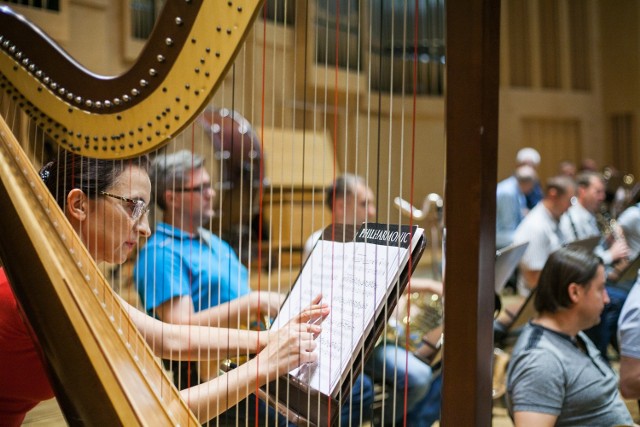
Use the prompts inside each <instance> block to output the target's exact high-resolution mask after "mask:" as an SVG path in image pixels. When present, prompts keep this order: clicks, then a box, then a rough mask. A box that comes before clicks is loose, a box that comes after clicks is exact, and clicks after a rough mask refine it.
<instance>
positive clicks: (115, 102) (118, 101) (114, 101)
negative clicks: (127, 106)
mask: <svg viewBox="0 0 640 427" xmlns="http://www.w3.org/2000/svg"><path fill="white" fill-rule="evenodd" d="M121 102H122V101H120V98H114V99H113V103H114V104H116V105H120V103H121Z"/></svg>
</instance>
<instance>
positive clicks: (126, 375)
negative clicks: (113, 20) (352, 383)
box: [0, 1, 260, 426]
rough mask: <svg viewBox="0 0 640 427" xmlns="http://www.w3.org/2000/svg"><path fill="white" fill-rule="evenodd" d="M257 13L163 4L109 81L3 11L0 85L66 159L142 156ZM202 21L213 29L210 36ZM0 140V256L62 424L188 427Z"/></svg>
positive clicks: (203, 88)
mask: <svg viewBox="0 0 640 427" xmlns="http://www.w3.org/2000/svg"><path fill="white" fill-rule="evenodd" d="M259 5H260V2H259V1H254V2H242V1H235V2H224V3H223V2H203V1H196V2H175V1H174V2H168V3H167V7H166V8H165V9H164V12H163V14H162V17H161V19H160V20H161V25H159V26H158V27H157V28H158V30H157V31H156V32H155V34H154V35H153V37H152V38H151V43H150V44H149V45H148V46H149V47H148V48H147V49H146V50H145V52H144V53H143V54H142V56H141V58H140V60H139V61H138V62H137V63H136V65H135V66H134V67H132V68H131V70H129V72H128V73H125V74H124V75H122V76H120V77H117V78H113V79H108V78H100V77H97V76H95V75H92V74H91V73H88V72H87V71H86V70H83V69H82V68H81V67H79V66H78V65H77V64H76V63H75V62H74V61H72V60H71V59H70V58H69V57H67V56H66V55H65V54H64V53H63V52H62V51H61V50H60V49H59V48H57V47H56V45H55V44H53V43H52V42H51V40H50V39H48V37H46V36H45V35H44V34H43V33H41V32H40V31H39V30H37V29H36V28H35V27H33V26H31V25H30V24H29V23H28V22H27V21H26V20H24V19H23V18H22V17H21V16H19V15H16V14H15V13H13V12H12V11H11V10H10V9H8V8H6V7H2V8H0V23H1V24H0V27H2V31H1V33H2V34H0V39H1V41H0V46H2V47H1V48H0V51H1V53H0V86H1V87H2V89H3V92H4V93H5V94H6V95H5V96H8V97H9V98H11V100H12V101H14V102H15V103H17V104H19V105H20V107H22V108H23V109H24V111H25V112H26V113H27V115H28V116H29V117H31V119H33V120H35V121H36V122H37V123H38V124H39V125H40V126H42V127H43V128H44V129H46V130H47V132H49V134H50V135H51V138H53V140H55V141H56V142H57V143H58V144H61V145H62V146H64V147H65V149H68V150H71V151H74V152H77V153H81V154H83V155H87V156H92V157H106V158H113V159H118V158H126V157H131V156H133V155H136V154H139V153H142V152H147V151H150V150H152V149H154V148H156V147H158V146H159V145H161V144H162V143H164V142H166V141H167V140H168V139H169V138H171V136H172V135H174V134H175V133H177V132H178V131H179V130H180V129H181V128H183V127H185V126H186V125H187V124H188V123H189V122H190V120H192V117H193V116H194V115H195V114H197V113H198V112H199V111H200V110H201V109H202V108H204V101H205V100H206V99H208V97H209V96H210V94H211V92H212V91H213V90H214V89H215V87H216V86H217V85H218V84H219V82H220V79H221V77H222V76H223V75H224V72H225V71H226V70H227V69H228V67H229V66H230V64H231V61H232V59H233V57H234V55H235V54H236V52H237V49H238V47H239V46H240V43H241V42H242V40H243V39H244V37H245V35H246V31H247V29H248V28H249V25H250V23H251V22H252V21H253V19H254V18H255V15H256V13H257V10H258V7H259ZM212 23H214V27H215V26H216V25H217V27H218V30H217V31H209V30H210V25H211V24H212ZM163 28H164V29H163ZM154 43H155V47H154ZM196 46H197V47H196ZM189 51H191V52H190V53H189ZM187 69H188V70H189V71H187ZM187 74H190V75H191V77H187ZM176 79H177V80H181V82H180V83H178V81H177V80H176ZM96 88H102V89H98V90H97V92H96V91H94V89H96ZM174 89H176V90H175V91H174ZM160 98H162V99H163V100H162V101H161V100H160ZM0 140H1V142H2V146H1V148H0V153H1V154H0V164H1V166H0V168H1V170H2V172H1V173H0V174H1V176H2V186H1V187H2V190H0V194H1V197H2V200H3V201H5V202H3V209H4V212H3V214H2V215H1V216H2V218H3V220H2V229H4V230H6V231H7V233H4V236H3V239H2V242H1V245H0V247H1V248H2V250H1V254H2V255H1V256H2V259H3V260H4V263H5V264H6V268H7V271H8V275H9V277H10V279H11V281H12V283H13V286H14V287H15V294H16V296H17V297H18V299H19V301H20V303H21V305H22V307H23V309H24V311H25V313H26V314H27V317H28V319H29V321H30V323H31V325H32V327H33V329H34V331H35V333H36V335H37V337H38V339H39V341H40V343H41V346H42V348H43V350H44V353H45V355H46V358H47V360H48V362H49V365H50V368H51V370H52V372H53V377H54V383H57V385H58V386H59V387H57V395H58V396H59V400H60V401H61V403H62V405H63V407H64V411H65V414H66V417H67V420H68V421H69V422H70V423H71V424H87V425H89V424H93V425H183V426H186V425H197V424H198V421H197V420H196V418H195V417H194V415H193V414H192V413H191V412H190V411H189V409H188V408H187V406H186V405H185V404H184V402H183V401H182V399H181V398H180V396H179V394H178V393H177V390H176V389H175V387H174V386H173V385H172V384H171V382H170V381H169V380H168V377H167V376H166V374H164V372H163V371H162V369H161V366H160V365H159V363H158V362H157V361H156V360H155V359H154V358H153V357H152V353H151V352H150V349H149V348H148V346H146V344H145V342H144V341H143V340H142V337H141V336H140V334H139V333H137V332H136V329H135V327H133V325H132V324H131V322H130V321H129V320H128V316H127V313H126V312H125V311H123V308H122V307H121V305H120V303H119V302H118V301H117V298H116V297H115V296H114V295H113V291H112V290H111V288H110V286H109V284H108V283H107V282H106V280H105V279H104V277H102V275H101V274H100V271H99V270H98V268H97V266H96V265H95V263H94V262H93V261H92V259H91V257H90V256H89V255H88V253H87V252H86V250H85V249H84V248H83V246H82V244H81V243H80V242H79V240H78V238H77V237H76V236H75V233H74V231H73V230H72V229H71V228H70V227H69V225H68V223H67V222H66V220H65V218H64V216H63V214H62V212H61V211H60V210H59V209H57V207H56V203H55V201H54V200H53V199H52V197H51V195H49V194H48V191H47V190H46V188H45V187H44V186H43V184H42V182H41V180H40V179H39V178H38V174H37V173H36V172H35V169H34V168H33V166H32V165H31V163H30V160H29V159H28V157H27V156H26V155H25V154H24V152H23V150H22V148H21V146H20V144H19V143H18V142H17V140H16V139H15V137H14V136H13V133H12V131H11V129H10V128H9V127H8V126H7V125H6V123H5V121H4V120H2V127H1V128H0ZM9 201H10V202H9ZM17 241H24V242H25V244H24V245H22V244H21V245H18V247H16V246H15V245H14V243H15V242H17ZM12 242H13V243H12ZM33 284H37V285H36V286H38V288H39V291H38V292H34V290H33V289H29V288H30V287H31V285H33ZM52 326H53V327H52Z"/></svg>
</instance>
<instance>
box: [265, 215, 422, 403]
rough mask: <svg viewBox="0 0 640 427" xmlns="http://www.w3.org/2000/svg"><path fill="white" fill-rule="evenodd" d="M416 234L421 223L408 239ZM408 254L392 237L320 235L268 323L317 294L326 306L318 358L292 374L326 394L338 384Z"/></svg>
mask: <svg viewBox="0 0 640 427" xmlns="http://www.w3.org/2000/svg"><path fill="white" fill-rule="evenodd" d="M376 225H378V224H376ZM386 227H387V226H386V225H385V228H386ZM370 229H371V228H370ZM359 233H361V231H359ZM407 234H408V233H407ZM421 235H422V229H417V231H416V232H415V234H414V236H413V239H411V240H412V242H414V244H416V243H417V242H418V240H419V238H420V236H421ZM408 258H409V249H408V248H402V247H399V246H398V244H397V243H396V244H395V245H394V246H387V245H381V244H375V243H368V242H367V243H365V242H347V243H339V242H334V241H324V240H320V241H319V242H318V243H317V245H316V247H315V248H314V250H313V252H312V253H311V256H310V258H309V259H308V261H307V263H306V264H305V266H304V268H303V270H302V272H301V274H300V276H299V278H298V280H297V281H296V284H295V285H294V287H293V289H292V290H291V293H290V294H289V297H288V298H287V300H286V301H285V303H284V305H283V306H282V308H281V310H280V313H279V315H278V317H277V318H276V319H275V321H274V323H273V327H276V328H278V327H280V326H282V325H284V324H285V323H286V322H287V321H288V320H289V319H290V318H291V317H293V316H295V315H297V314H298V313H299V312H300V311H301V309H302V308H304V307H306V306H308V305H309V304H310V303H311V300H312V298H313V297H314V296H316V295H318V294H322V295H323V302H326V303H328V304H329V305H330V307H331V314H330V315H329V316H328V317H327V318H326V319H325V320H324V322H323V323H322V328H323V330H322V333H321V334H320V335H319V337H318V338H317V340H318V351H319V358H318V362H316V363H313V364H307V365H305V366H302V367H300V368H298V369H295V370H293V371H291V375H293V376H294V377H296V378H297V379H299V380H300V381H302V382H303V383H305V384H307V385H308V386H309V387H311V388H313V389H316V390H318V391H320V392H322V393H324V394H326V395H331V394H332V393H333V392H334V391H335V390H336V388H337V387H339V386H340V385H341V383H342V381H341V380H342V378H343V373H345V371H346V369H347V368H348V367H349V366H350V364H351V363H352V361H353V358H354V355H355V354H357V353H354V350H355V349H357V348H359V344H360V343H361V342H363V340H364V338H365V337H366V334H367V332H368V331H369V330H370V329H371V328H372V327H373V320H374V318H375V314H376V309H377V308H378V307H380V306H381V305H382V304H384V301H385V300H386V297H387V296H388V294H389V292H390V290H391V289H392V285H393V284H394V282H395V281H397V280H398V277H399V274H400V272H401V271H402V269H403V267H404V265H405V264H406V263H407V261H408Z"/></svg>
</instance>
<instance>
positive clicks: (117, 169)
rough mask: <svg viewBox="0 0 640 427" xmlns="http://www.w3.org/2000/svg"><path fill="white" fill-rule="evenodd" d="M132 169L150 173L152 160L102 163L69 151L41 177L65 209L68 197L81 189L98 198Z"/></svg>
mask: <svg viewBox="0 0 640 427" xmlns="http://www.w3.org/2000/svg"><path fill="white" fill-rule="evenodd" d="M128 166H137V167H139V168H142V169H144V170H146V171H148V170H149V157H148V156H147V155H143V156H140V157H136V158H133V159H127V160H100V159H94V158H90V157H83V156H80V155H78V154H74V153H71V152H69V151H66V150H65V151H63V152H60V153H59V154H58V158H57V159H55V160H52V161H50V162H49V163H47V164H45V165H44V166H43V167H42V169H40V177H41V178H42V180H43V181H44V183H45V185H46V186H47V188H48V189H49V191H50V192H51V194H53V197H54V198H55V199H56V202H57V203H58V205H59V206H60V207H61V208H62V209H64V204H65V201H66V198H67V194H69V192H70V191H71V190H73V189H74V188H79V189H80V190H82V191H83V192H84V193H85V194H86V195H87V196H88V197H91V198H95V197H98V196H99V195H100V192H102V191H106V190H107V189H108V188H110V187H111V186H112V185H113V184H114V183H115V182H116V180H117V179H118V177H119V176H120V174H121V173H122V171H123V170H124V169H125V168H126V167H128Z"/></svg>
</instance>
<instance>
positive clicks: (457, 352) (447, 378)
mask: <svg viewBox="0 0 640 427" xmlns="http://www.w3.org/2000/svg"><path fill="white" fill-rule="evenodd" d="M446 15H447V18H446V24H447V83H446V87H447V89H446V132H447V139H446V143H447V147H446V155H447V161H446V170H447V173H446V185H445V199H446V205H447V208H446V212H445V223H446V226H447V243H446V271H445V277H446V286H445V300H446V301H447V308H446V310H445V320H444V324H445V336H446V345H445V349H444V365H443V366H444V371H443V372H444V385H443V403H442V418H441V420H442V425H443V426H461V425H469V426H470V425H475V426H490V425H491V405H492V400H491V382H492V372H491V371H492V369H491V366H492V351H493V331H492V320H493V306H494V286H493V276H494V261H495V210H496V170H497V148H498V147H497V145H498V85H499V79H498V77H499V72H498V70H499V67H498V65H499V53H500V49H499V47H500V43H499V41H500V40H499V28H500V1H499V0H471V1H469V2H459V1H458V2H456V1H453V2H448V3H447V13H446ZM461 402H464V404H461Z"/></svg>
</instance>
